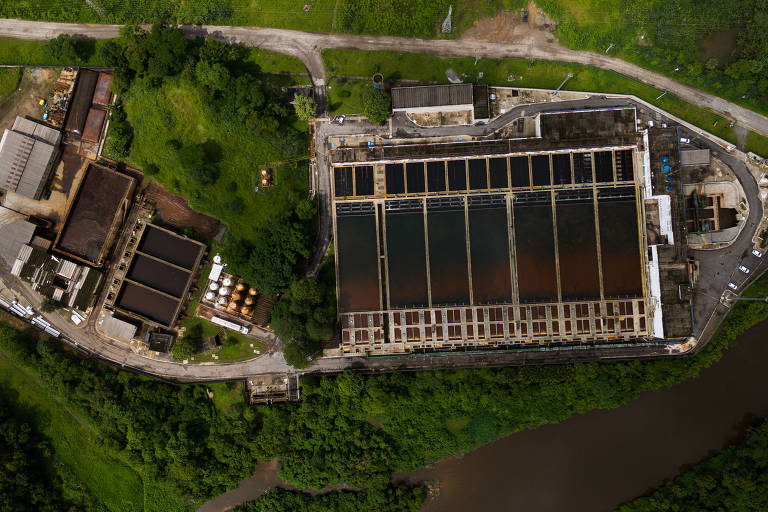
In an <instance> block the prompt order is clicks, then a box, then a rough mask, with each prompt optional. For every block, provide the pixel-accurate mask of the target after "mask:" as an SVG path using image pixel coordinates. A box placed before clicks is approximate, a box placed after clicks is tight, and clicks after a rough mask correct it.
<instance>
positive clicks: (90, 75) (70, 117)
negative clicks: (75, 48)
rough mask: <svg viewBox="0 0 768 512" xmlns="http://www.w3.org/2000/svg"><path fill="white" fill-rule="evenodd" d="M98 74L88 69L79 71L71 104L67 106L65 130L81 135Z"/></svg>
mask: <svg viewBox="0 0 768 512" xmlns="http://www.w3.org/2000/svg"><path fill="white" fill-rule="evenodd" d="M98 78H99V74H98V73H97V72H95V71H91V70H89V69H83V70H81V71H80V73H79V74H78V77H77V85H76V86H75V93H74V95H73V96H72V102H71V103H70V105H69V113H68V114H67V123H66V125H65V126H66V130H67V131H68V132H71V133H75V134H77V135H81V134H82V133H83V127H84V126H85V119H86V117H88V110H89V109H90V108H91V100H92V99H93V91H94V89H95V88H96V81H97V80H98Z"/></svg>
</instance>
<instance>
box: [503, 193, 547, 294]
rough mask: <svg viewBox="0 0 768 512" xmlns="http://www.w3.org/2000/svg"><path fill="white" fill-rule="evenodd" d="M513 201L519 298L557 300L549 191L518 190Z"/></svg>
mask: <svg viewBox="0 0 768 512" xmlns="http://www.w3.org/2000/svg"><path fill="white" fill-rule="evenodd" d="M514 201H515V202H514V211H513V214H514V215H513V222H514V224H515V256H516V257H517V283H518V288H519V293H520V301H521V302H538V301H553V300H557V268H556V265H555V233H554V226H553V219H552V205H551V202H550V201H551V199H550V195H549V192H543V193H529V194H519V195H517V196H516V197H515V200H514Z"/></svg>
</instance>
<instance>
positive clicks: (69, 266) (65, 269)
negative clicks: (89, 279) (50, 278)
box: [56, 260, 79, 279]
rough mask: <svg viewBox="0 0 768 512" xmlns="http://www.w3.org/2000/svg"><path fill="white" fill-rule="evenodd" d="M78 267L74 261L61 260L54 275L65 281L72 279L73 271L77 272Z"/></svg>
mask: <svg viewBox="0 0 768 512" xmlns="http://www.w3.org/2000/svg"><path fill="white" fill-rule="evenodd" d="M78 266H79V265H78V264H77V263H75V262H74V261H69V260H61V261H60V262H59V268H58V269H57V270H56V273H57V274H58V275H60V276H62V277H65V278H67V279H72V278H73V277H74V276H75V271H76V270H77V267H78Z"/></svg>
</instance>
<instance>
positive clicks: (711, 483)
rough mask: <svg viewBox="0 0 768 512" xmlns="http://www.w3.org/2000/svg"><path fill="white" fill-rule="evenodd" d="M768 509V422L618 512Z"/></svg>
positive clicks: (729, 511) (753, 510)
mask: <svg viewBox="0 0 768 512" xmlns="http://www.w3.org/2000/svg"><path fill="white" fill-rule="evenodd" d="M766 506H768V422H766V421H763V422H762V423H760V424H759V425H758V426H756V427H753V428H750V429H749V430H748V432H747V438H746V439H745V440H743V441H742V442H740V443H737V444H734V445H731V446H729V447H727V448H726V449H725V450H723V451H722V452H720V453H719V454H717V455H716V456H714V457H712V458H710V459H707V460H705V461H703V462H700V463H698V464H696V465H695V466H694V467H693V468H691V469H689V470H688V471H686V472H685V473H683V474H682V475H681V476H679V477H677V478H675V479H674V481H672V482H669V483H667V484H666V485H663V486H661V487H659V488H658V489H656V490H655V491H653V493H652V494H650V496H644V497H641V498H637V499H635V500H632V501H630V502H629V503H625V504H624V505H622V506H621V507H620V508H619V510H618V512H667V511H669V512H672V511H678V510H679V511H684V510H723V511H728V512H759V511H763V510H765V509H766Z"/></svg>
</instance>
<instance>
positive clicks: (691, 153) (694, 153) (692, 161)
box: [680, 149, 709, 167]
mask: <svg viewBox="0 0 768 512" xmlns="http://www.w3.org/2000/svg"><path fill="white" fill-rule="evenodd" d="M680 165H682V166H683V167H693V166H703V165H709V150H708V149H684V150H682V151H680Z"/></svg>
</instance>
